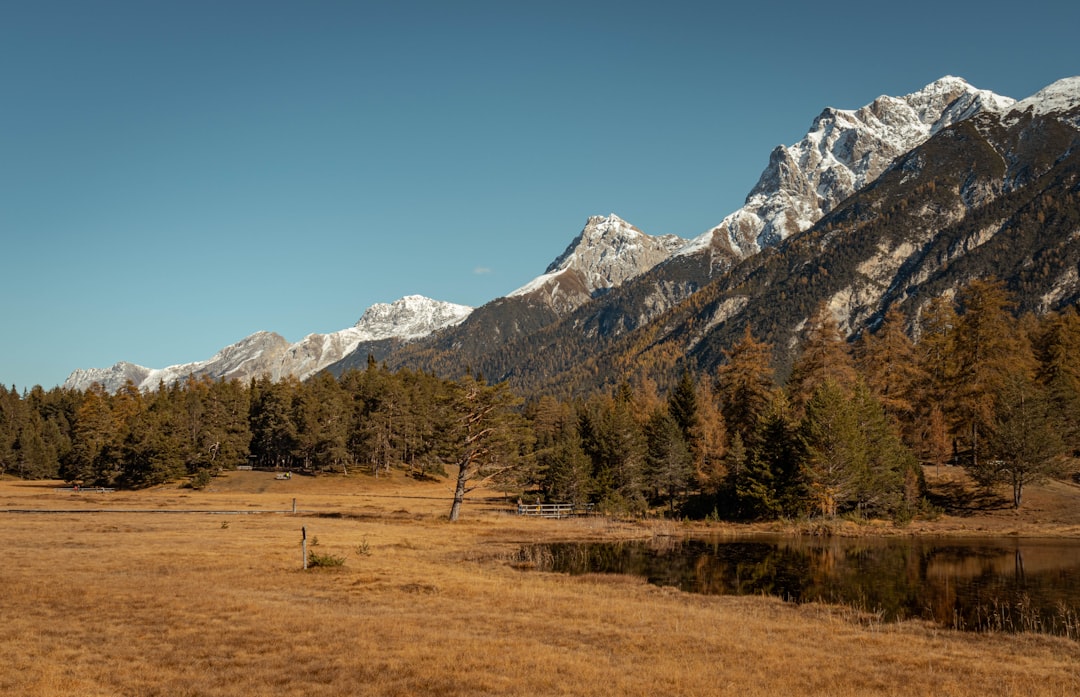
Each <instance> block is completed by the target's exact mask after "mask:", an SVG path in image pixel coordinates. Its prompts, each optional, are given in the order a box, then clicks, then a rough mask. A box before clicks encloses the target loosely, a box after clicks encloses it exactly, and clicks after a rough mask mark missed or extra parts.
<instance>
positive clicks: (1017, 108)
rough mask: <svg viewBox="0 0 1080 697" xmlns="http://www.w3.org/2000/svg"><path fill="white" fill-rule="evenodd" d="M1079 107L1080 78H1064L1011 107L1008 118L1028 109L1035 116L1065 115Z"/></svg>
mask: <svg viewBox="0 0 1080 697" xmlns="http://www.w3.org/2000/svg"><path fill="white" fill-rule="evenodd" d="M1078 106H1080V76H1077V77H1066V78H1063V79H1061V80H1058V81H1057V82H1054V83H1052V84H1050V85H1047V86H1046V87H1044V88H1042V89H1041V90H1039V91H1038V92H1036V93H1035V94H1033V95H1031V96H1030V97H1028V98H1027V99H1022V100H1020V101H1019V102H1016V104H1015V105H1013V108H1012V110H1011V112H1010V116H1013V115H1016V114H1022V113H1024V112H1026V111H1028V110H1029V109H1030V110H1032V111H1033V112H1034V113H1036V114H1065V113H1068V112H1071V111H1073V110H1074V109H1076V108H1077V107H1078Z"/></svg>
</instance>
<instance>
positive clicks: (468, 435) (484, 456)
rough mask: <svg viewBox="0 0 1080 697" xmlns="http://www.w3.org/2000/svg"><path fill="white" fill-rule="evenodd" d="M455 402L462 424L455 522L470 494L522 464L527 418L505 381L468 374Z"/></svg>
mask: <svg viewBox="0 0 1080 697" xmlns="http://www.w3.org/2000/svg"><path fill="white" fill-rule="evenodd" d="M457 390H458V393H457V396H456V399H455V401H454V404H455V411H456V412H457V415H458V418H459V423H458V429H457V434H458V438H459V443H460V445H459V447H458V451H457V457H456V460H457V467H458V471H457V477H456V484H455V487H454V497H453V502H452V503H451V505H450V515H449V519H450V520H451V521H456V520H457V519H458V516H459V515H460V513H461V506H462V504H463V503H464V502H465V497H466V495H468V493H469V492H470V491H472V490H474V489H475V488H476V487H477V486H480V485H482V484H485V483H487V482H491V481H492V480H493V479H495V478H497V477H499V476H500V475H502V474H504V473H505V472H507V471H509V470H511V469H513V468H514V467H517V466H518V465H519V463H520V457H521V449H522V445H523V440H524V438H523V434H522V431H523V429H524V426H525V421H524V418H523V417H522V415H521V413H520V412H519V411H517V409H518V407H519V406H520V403H521V400H520V398H518V397H517V396H516V395H514V394H513V393H512V392H510V389H509V387H507V385H506V383H497V384H495V385H488V384H487V383H485V382H484V381H483V379H477V378H474V377H471V376H467V377H466V378H465V379H463V380H462V381H461V382H460V383H459V386H458V388H457Z"/></svg>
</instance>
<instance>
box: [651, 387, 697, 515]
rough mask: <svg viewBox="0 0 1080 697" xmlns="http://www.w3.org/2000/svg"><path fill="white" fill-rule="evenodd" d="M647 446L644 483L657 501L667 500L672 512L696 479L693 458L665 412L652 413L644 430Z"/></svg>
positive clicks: (676, 425)
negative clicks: (693, 479) (693, 478)
mask: <svg viewBox="0 0 1080 697" xmlns="http://www.w3.org/2000/svg"><path fill="white" fill-rule="evenodd" d="M645 440H646V443H647V455H646V468H645V479H646V484H647V486H648V487H649V488H650V489H651V490H652V492H653V493H654V495H655V497H656V498H657V499H658V500H666V501H667V504H668V508H669V510H670V511H671V512H674V511H675V501H676V500H677V499H678V498H680V497H681V496H683V495H684V494H685V493H686V489H687V487H688V485H689V484H690V481H691V477H692V475H693V458H692V456H691V455H690V448H689V446H688V445H687V444H686V440H685V439H684V438H683V435H682V430H681V429H680V428H679V424H678V422H676V421H675V419H674V418H672V416H671V415H670V414H668V412H667V410H666V409H663V408H658V409H656V410H654V411H653V413H652V415H651V416H650V417H649V421H648V423H647V424H646V426H645Z"/></svg>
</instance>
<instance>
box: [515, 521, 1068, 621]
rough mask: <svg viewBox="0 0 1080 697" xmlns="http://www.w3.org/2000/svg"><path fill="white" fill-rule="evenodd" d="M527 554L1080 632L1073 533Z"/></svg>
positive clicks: (577, 548) (916, 612)
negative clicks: (1062, 536) (1045, 537)
mask: <svg viewBox="0 0 1080 697" xmlns="http://www.w3.org/2000/svg"><path fill="white" fill-rule="evenodd" d="M523 553H524V554H526V555H528V556H529V557H530V558H531V559H534V560H536V561H537V562H538V564H539V566H540V567H541V568H544V569H547V570H552V571H561V572H568V573H621V574H635V575H639V576H644V577H646V578H647V579H648V581H649V582H650V583H653V584H657V585H663V586H676V587H678V588H680V589H682V590H685V591H690V592H694V593H706V594H739V595H749V594H755V595H761V594H769V595H773V596H777V597H780V598H783V599H785V600H790V601H793V602H810V601H823V602H828V603H839V604H846V605H853V606H855V607H858V608H860V609H863V610H867V611H870V612H875V613H878V614H880V615H881V617H882V618H883V619H885V620H890V621H891V620H897V619H905V618H923V619H929V620H934V621H936V622H939V623H941V624H942V625H945V626H949V627H955V628H959V629H967V630H988V629H991V630H998V631H1041V632H1049V633H1054V634H1061V635H1065V636H1070V637H1073V638H1080V543H1078V542H1075V541H1060V540H1045V541H1040V540H1020V539H995V540H962V541H957V540H946V539H925V538H913V539H906V538H905V539H900V538H887V539H873V538H862V539H854V540H852V539H836V538H830V539H819V538H811V539H807V538H781V537H768V538H766V537H762V538H753V539H736V540H731V539H724V540H700V539H676V538H663V539H662V540H659V541H657V542H653V543H645V542H634V543H566V544H551V545H540V546H535V547H530V548H528V549H527V550H523Z"/></svg>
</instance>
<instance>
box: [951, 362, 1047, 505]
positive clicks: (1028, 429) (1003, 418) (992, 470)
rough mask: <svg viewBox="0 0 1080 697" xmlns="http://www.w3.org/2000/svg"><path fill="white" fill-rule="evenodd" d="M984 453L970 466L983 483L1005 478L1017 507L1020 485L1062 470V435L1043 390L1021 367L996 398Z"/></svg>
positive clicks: (1023, 485) (1020, 491)
mask: <svg viewBox="0 0 1080 697" xmlns="http://www.w3.org/2000/svg"><path fill="white" fill-rule="evenodd" d="M985 447H986V451H987V457H985V458H983V459H982V460H980V461H978V462H979V464H978V465H977V466H975V467H972V473H973V475H974V476H975V477H976V479H977V480H978V481H980V482H981V483H983V484H988V485H989V484H993V483H996V482H1001V481H1003V482H1007V483H1008V484H1009V485H1010V486H1011V488H1012V500H1013V508H1020V504H1021V502H1022V500H1023V492H1024V487H1025V486H1026V485H1028V484H1032V483H1035V482H1039V481H1041V480H1043V479H1045V478H1046V477H1048V476H1051V475H1054V474H1056V473H1058V472H1059V471H1060V470H1061V465H1062V462H1061V460H1060V455H1061V454H1062V452H1063V451H1064V445H1063V443H1062V440H1061V436H1060V434H1059V433H1058V431H1057V428H1056V424H1055V423H1054V419H1053V418H1052V417H1051V415H1050V410H1049V401H1048V399H1047V395H1046V392H1045V390H1044V389H1043V388H1042V387H1041V386H1040V385H1039V384H1038V383H1037V382H1035V381H1034V380H1032V379H1031V378H1030V377H1029V376H1028V374H1027V372H1026V371H1024V370H1023V369H1020V368H1018V369H1015V370H1013V371H1010V372H1009V373H1008V374H1007V375H1006V376H1005V377H1004V379H1003V382H1002V385H1001V387H1000V388H999V393H998V395H997V399H996V400H995V409H994V418H993V421H992V422H991V424H990V427H989V429H988V430H987V438H986V443H985Z"/></svg>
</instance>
